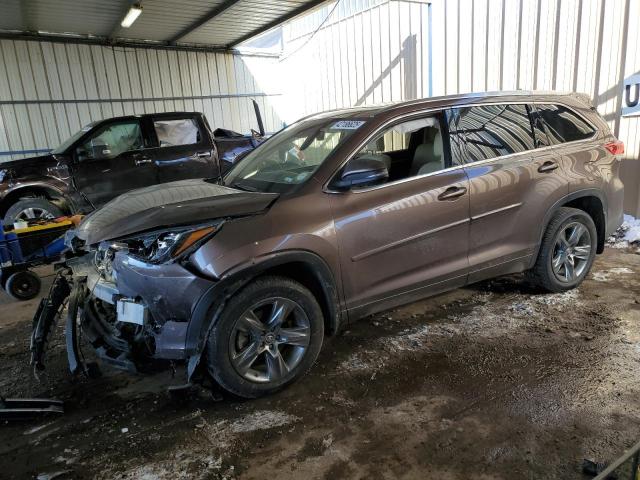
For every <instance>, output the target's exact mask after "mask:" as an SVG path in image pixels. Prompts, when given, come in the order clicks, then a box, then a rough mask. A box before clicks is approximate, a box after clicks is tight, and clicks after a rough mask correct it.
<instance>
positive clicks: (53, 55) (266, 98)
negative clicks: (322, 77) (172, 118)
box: [0, 40, 282, 162]
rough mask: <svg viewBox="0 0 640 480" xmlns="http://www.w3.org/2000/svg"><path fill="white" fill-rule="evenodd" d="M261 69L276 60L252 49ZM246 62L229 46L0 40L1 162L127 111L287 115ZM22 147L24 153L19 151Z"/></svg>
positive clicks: (237, 120)
mask: <svg viewBox="0 0 640 480" xmlns="http://www.w3.org/2000/svg"><path fill="white" fill-rule="evenodd" d="M251 62H252V65H254V66H256V67H260V69H259V70H260V71H264V70H265V69H267V68H268V66H269V64H272V63H273V62H277V60H276V59H274V58H269V57H265V56H252V57H251ZM277 95H278V92H273V91H272V92H271V93H270V94H267V93H265V91H264V89H263V88H261V86H260V84H259V82H257V81H256V79H255V78H254V77H253V75H252V73H251V72H250V70H249V69H248V68H247V66H246V63H245V57H243V56H240V55H234V54H229V53H211V52H199V51H198V52H196V51H179V50H163V49H151V48H144V49H142V48H123V47H114V48H112V47H104V46H98V45H85V44H74V43H49V42H37V41H14V40H0V162H1V161H3V160H10V159H17V158H22V157H25V156H31V155H34V154H37V153H41V152H44V151H47V150H49V149H51V148H54V147H55V146H57V145H58V144H59V143H61V142H62V141H63V140H64V139H66V138H67V137H69V136H70V135H72V134H73V133H74V132H75V131H77V130H78V129H80V128H81V127H82V126H83V125H86V124H87V123H89V122H91V121H94V120H99V119H102V118H108V117H113V116H120V115H131V114H142V113H152V112H164V111H181V110H186V111H199V112H204V113H205V114H206V116H207V118H208V120H209V123H210V125H211V126H212V128H216V127H225V128H230V129H233V130H237V131H240V132H248V131H249V129H250V128H257V124H256V121H255V115H254V113H253V106H252V104H251V99H252V98H255V99H256V100H257V101H258V103H259V104H260V106H261V109H262V113H263V117H264V119H265V128H266V129H267V130H270V131H274V130H278V129H280V128H281V126H282V122H281V120H280V118H279V116H278V115H277V113H276V112H275V110H274V109H273V108H272V106H271V102H272V99H273V98H274V97H276V96H277ZM19 152H22V153H19Z"/></svg>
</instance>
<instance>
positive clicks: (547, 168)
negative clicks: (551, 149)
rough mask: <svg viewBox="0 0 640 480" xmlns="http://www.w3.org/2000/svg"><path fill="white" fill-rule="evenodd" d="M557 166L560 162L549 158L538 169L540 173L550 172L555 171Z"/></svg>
mask: <svg viewBox="0 0 640 480" xmlns="http://www.w3.org/2000/svg"><path fill="white" fill-rule="evenodd" d="M556 168H558V164H557V163H556V162H553V161H551V160H547V161H546V162H544V163H543V164H542V165H540V166H539V167H538V171H539V172H540V173H548V172H553V171H554V170H555V169H556Z"/></svg>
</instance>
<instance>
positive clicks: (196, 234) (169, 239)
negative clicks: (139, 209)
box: [125, 223, 221, 264]
mask: <svg viewBox="0 0 640 480" xmlns="http://www.w3.org/2000/svg"><path fill="white" fill-rule="evenodd" d="M220 227H221V224H220V223H219V224H216V225H206V226H199V227H189V228H184V229H179V228H176V229H171V230H163V231H160V232H152V233H148V234H144V235H141V236H140V237H136V238H131V239H127V240H125V242H126V243H127V244H128V245H129V254H130V255H132V256H133V257H137V258H139V259H140V260H142V261H144V262H147V263H154V264H159V263H168V262H171V261H174V260H177V259H179V258H181V257H183V256H184V255H187V254H188V253H190V252H192V251H193V250H195V249H196V248H197V247H198V246H200V245H201V244H202V243H203V242H204V241H206V240H207V239H209V238H210V237H211V236H212V235H214V234H215V233H216V232H217V231H218V230H219V229H220Z"/></svg>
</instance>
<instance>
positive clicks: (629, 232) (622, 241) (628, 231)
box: [608, 215, 640, 248]
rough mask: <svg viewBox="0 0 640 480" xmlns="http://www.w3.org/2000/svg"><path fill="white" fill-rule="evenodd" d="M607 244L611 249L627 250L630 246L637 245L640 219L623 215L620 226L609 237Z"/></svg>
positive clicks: (639, 241)
mask: <svg viewBox="0 0 640 480" xmlns="http://www.w3.org/2000/svg"><path fill="white" fill-rule="evenodd" d="M608 243H609V246H610V247H613V248H628V247H629V246H630V245H632V244H639V243H640V219H637V218H634V217H632V216H631V215H625V216H624V220H623V222H622V225H620V227H618V230H616V233H614V234H613V235H612V236H611V237H609V240H608Z"/></svg>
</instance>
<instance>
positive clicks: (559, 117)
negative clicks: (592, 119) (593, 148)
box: [536, 105, 595, 145]
mask: <svg viewBox="0 0 640 480" xmlns="http://www.w3.org/2000/svg"><path fill="white" fill-rule="evenodd" d="M536 110H537V115H538V116H539V117H540V118H541V119H542V121H543V122H544V127H545V131H546V133H547V137H549V141H550V142H551V143H552V144H554V145H557V144H560V143H565V142H573V141H576V140H584V139H585V138H589V137H591V136H592V135H593V134H594V133H595V130H594V128H593V126H591V124H589V123H588V122H587V121H586V120H585V119H583V118H582V117H581V116H580V115H578V114H577V113H575V112H574V111H573V110H571V109H569V108H567V107H564V106H562V105H536Z"/></svg>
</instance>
